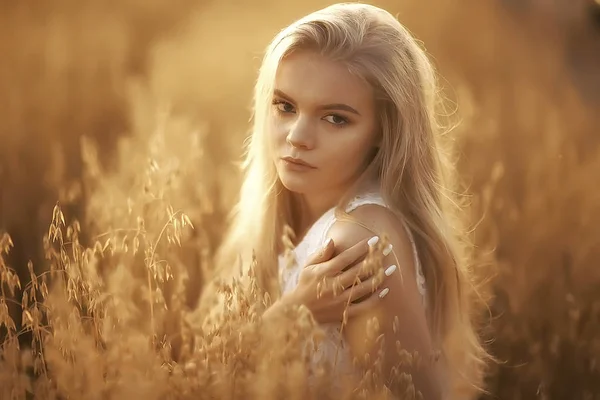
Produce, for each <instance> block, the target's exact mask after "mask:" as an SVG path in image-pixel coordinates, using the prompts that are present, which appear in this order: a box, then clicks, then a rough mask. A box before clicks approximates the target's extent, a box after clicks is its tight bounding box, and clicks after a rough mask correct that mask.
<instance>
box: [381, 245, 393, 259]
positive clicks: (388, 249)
mask: <svg viewBox="0 0 600 400" xmlns="http://www.w3.org/2000/svg"><path fill="white" fill-rule="evenodd" d="M393 248H394V246H392V244H391V243H390V244H388V245H387V247H386V248H385V249H383V255H384V256H387V255H388V254H390V253H391V252H392V249H393Z"/></svg>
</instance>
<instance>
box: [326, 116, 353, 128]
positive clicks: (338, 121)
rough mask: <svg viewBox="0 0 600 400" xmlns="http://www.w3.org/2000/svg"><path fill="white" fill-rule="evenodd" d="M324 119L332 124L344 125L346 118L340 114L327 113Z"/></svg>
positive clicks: (346, 121)
mask: <svg viewBox="0 0 600 400" xmlns="http://www.w3.org/2000/svg"><path fill="white" fill-rule="evenodd" d="M325 120H326V121H327V122H329V123H331V124H333V125H346V124H347V123H348V120H347V119H346V118H344V117H342V116H340V115H335V114H333V115H328V116H326V117H325Z"/></svg>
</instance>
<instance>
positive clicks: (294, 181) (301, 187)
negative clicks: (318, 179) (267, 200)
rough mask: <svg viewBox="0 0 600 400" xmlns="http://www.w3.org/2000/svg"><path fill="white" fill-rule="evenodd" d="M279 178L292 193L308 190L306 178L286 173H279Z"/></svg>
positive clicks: (308, 185) (308, 183)
mask: <svg viewBox="0 0 600 400" xmlns="http://www.w3.org/2000/svg"><path fill="white" fill-rule="evenodd" d="M279 179H280V180H281V183H282V184H283V187H285V188H286V189H287V190H289V191H290V192H294V193H306V192H308V191H309V190H310V181H309V180H307V179H303V178H301V177H292V176H287V174H286V175H283V176H282V175H280V176H279Z"/></svg>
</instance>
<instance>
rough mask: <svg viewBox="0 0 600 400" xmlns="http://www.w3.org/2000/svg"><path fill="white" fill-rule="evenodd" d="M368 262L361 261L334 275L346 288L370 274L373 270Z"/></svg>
mask: <svg viewBox="0 0 600 400" xmlns="http://www.w3.org/2000/svg"><path fill="white" fill-rule="evenodd" d="M369 267H370V264H369V263H367V262H366V261H361V262H359V263H357V264H356V265H354V266H353V267H352V268H350V269H348V270H346V271H343V272H342V273H341V274H339V275H338V276H336V277H335V279H337V280H338V281H339V283H340V285H342V287H344V288H347V287H349V286H350V285H353V284H354V283H360V282H362V281H364V280H365V279H367V278H368V277H370V276H372V275H373V274H374V273H375V271H374V270H373V268H369Z"/></svg>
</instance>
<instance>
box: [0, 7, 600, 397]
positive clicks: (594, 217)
mask: <svg viewBox="0 0 600 400" xmlns="http://www.w3.org/2000/svg"><path fill="white" fill-rule="evenodd" d="M297 3H298V4H296V5H289V4H287V3H284V2H274V1H266V0H263V1H260V2H252V3H250V2H241V1H234V0H230V1H221V2H217V1H213V2H209V1H204V2H192V1H191V0H179V1H177V2H165V1H158V0H148V1H145V2H142V1H135V0H123V1H121V2H100V1H95V2H86V3H84V2H77V1H73V0H56V1H54V2H52V3H50V2H47V3H46V4H35V5H33V4H31V5H29V4H25V3H23V2H19V3H18V2H13V3H11V2H3V4H0V33H2V35H1V36H0V54H1V55H2V61H1V62H0V91H1V93H2V97H1V98H0V105H1V107H0V282H2V283H3V284H2V285H1V291H0V339H1V343H2V348H1V352H0V399H1V400H4V399H13V398H14V399H21V398H23V399H25V398H39V399H49V398H52V399H55V398H56V399H58V398H61V399H62V398H73V399H79V398H86V399H94V398H98V399H109V398H110V399H121V398H144V399H146V398H148V399H159V398H160V399H163V398H173V399H188V398H189V399H192V398H194V399H209V398H236V399H238V398H280V397H281V398H287V397H291V398H298V399H304V398H308V397H309V396H310V394H309V393H308V392H306V391H305V390H306V379H307V377H306V373H305V367H306V366H305V364H304V362H305V360H301V359H298V354H297V352H298V351H297V348H296V347H295V346H294V343H296V344H297V342H298V341H299V340H301V339H302V338H303V337H306V336H305V335H311V334H313V333H314V327H313V326H312V325H311V321H310V318H309V317H308V316H307V315H295V316H288V317H287V318H295V319H296V323H295V324H293V326H294V328H293V329H291V328H289V327H290V326H291V325H292V324H291V323H290V321H289V320H282V321H281V324H280V325H281V327H282V329H280V330H272V329H271V330H265V329H264V328H263V327H262V326H260V323H259V322H257V315H256V314H257V309H256V307H255V303H261V302H262V301H263V300H264V299H262V298H258V297H260V296H258V295H257V293H256V291H255V290H254V288H253V287H252V285H250V286H240V287H236V288H235V289H236V290H234V291H232V293H231V300H232V303H231V307H238V308H236V310H237V311H238V312H237V313H236V314H235V315H230V316H228V317H227V319H226V320H225V321H221V322H223V323H222V324H221V325H220V326H221V328H220V329H219V330H216V331H214V330H213V331H211V330H206V329H201V328H200V327H199V325H201V323H202V322H203V318H204V315H202V314H201V313H199V312H198V311H197V310H195V306H196V304H197V300H198V297H199V295H200V293H201V291H202V287H203V283H204V282H205V280H206V277H207V276H209V275H210V271H211V256H212V255H213V254H214V251H215V249H216V247H217V246H218V244H219V241H220V239H221V237H222V234H223V231H224V228H225V223H226V215H227V212H228V211H229V210H230V207H231V206H232V204H233V203H234V201H235V200H236V195H237V190H238V188H239V179H240V176H239V168H238V162H239V161H240V156H241V154H242V144H243V140H244V138H245V135H246V133H247V129H248V119H249V117H250V112H249V109H250V100H251V96H252V93H251V91H252V86H253V82H254V79H255V74H256V70H257V67H258V65H259V63H260V59H261V55H262V51H263V49H264V47H265V46H266V44H267V43H268V41H269V40H270V39H271V37H272V36H273V35H274V34H275V33H276V32H277V30H278V29H280V28H282V27H283V26H285V25H286V24H288V23H290V22H292V21H293V20H294V19H295V18H298V17H300V16H302V15H304V14H306V13H308V12H310V11H312V10H315V9H317V8H320V7H323V6H325V5H327V4H330V3H331V2H324V1H317V0H307V1H304V2H297ZM588 3H589V4H592V3H593V2H592V1H590V2H587V3H586V2H585V1H584V0H581V1H579V0H577V1H567V0H565V1H543V0H537V1H534V0H531V1H522V2H518V1H508V0H505V1H493V0H484V1H478V0H465V1H463V2H460V4H459V3H458V2H454V1H450V0H435V1H432V2H427V3H425V2H416V1H404V2H399V1H391V0H387V1H376V2H373V4H376V5H379V6H382V7H384V8H386V9H388V10H389V11H391V12H393V13H395V14H398V16H399V19H400V20H401V21H402V22H403V23H404V24H405V25H406V26H407V27H408V28H409V29H410V30H411V31H412V32H413V33H414V34H415V35H416V36H417V37H418V38H419V39H421V40H422V41H423V42H424V44H425V46H426V48H427V50H428V52H429V53H430V54H431V56H432V57H433V59H434V61H435V63H436V65H437V66H438V69H439V72H440V73H441V75H442V76H443V78H444V79H443V80H442V83H443V86H444V90H445V94H446V96H447V97H448V99H449V101H450V102H451V103H452V104H453V106H452V107H451V108H453V109H456V111H457V112H456V115H453V118H454V117H456V118H457V119H458V121H459V122H460V123H459V125H458V126H457V127H456V128H455V129H454V132H453V134H454V135H455V136H456V143H457V146H458V148H459V149H460V155H461V158H460V160H459V166H460V170H461V173H462V176H463V179H464V182H465V185H466V186H467V187H468V191H469V193H470V194H471V203H472V205H473V210H472V214H473V217H474V219H475V220H476V221H477V224H476V227H475V231H474V239H475V241H476V244H477V245H478V256H479V258H478V259H479V260H480V264H481V266H482V269H481V270H482V272H483V275H484V276H485V277H486V280H485V284H486V288H487V289H489V290H488V291H489V293H490V294H491V295H492V296H491V300H490V305H489V310H484V311H483V312H482V318H483V319H484V320H488V321H489V322H488V323H487V324H486V325H485V327H484V328H485V329H484V330H483V332H482V335H483V336H484V337H485V338H486V340H487V341H488V348H489V349H490V352H491V353H492V354H493V355H494V356H495V357H496V358H498V360H499V363H498V364H495V365H492V366H491V367H490V371H489V377H488V379H487V382H486V389H487V391H488V392H489V393H487V394H482V395H481V396H480V398H482V399H509V400H510V399H536V398H539V399H600V365H599V363H600V268H599V267H600V265H599V264H600V128H598V127H599V126H600V72H598V71H600V29H595V28H594V27H593V24H592V20H591V19H589V18H587V17H586V14H585V12H586V7H585V5H586V4H588ZM594 29H595V30H594ZM57 203H58V205H59V207H56V205H57ZM51 283H52V284H51ZM13 289H14V290H13ZM275 331H276V332H275ZM274 344H277V345H274ZM267 354H268V355H269V356H270V357H272V360H275V361H271V362H264V361H263V360H264V359H266V357H265V355H267ZM282 365H285V366H286V367H287V368H286V369H285V370H284V369H283V368H282ZM319 398H338V397H335V395H334V394H333V393H327V391H326V390H324V391H323V393H321V394H320V395H319ZM407 398H410V393H408V394H407Z"/></svg>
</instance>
